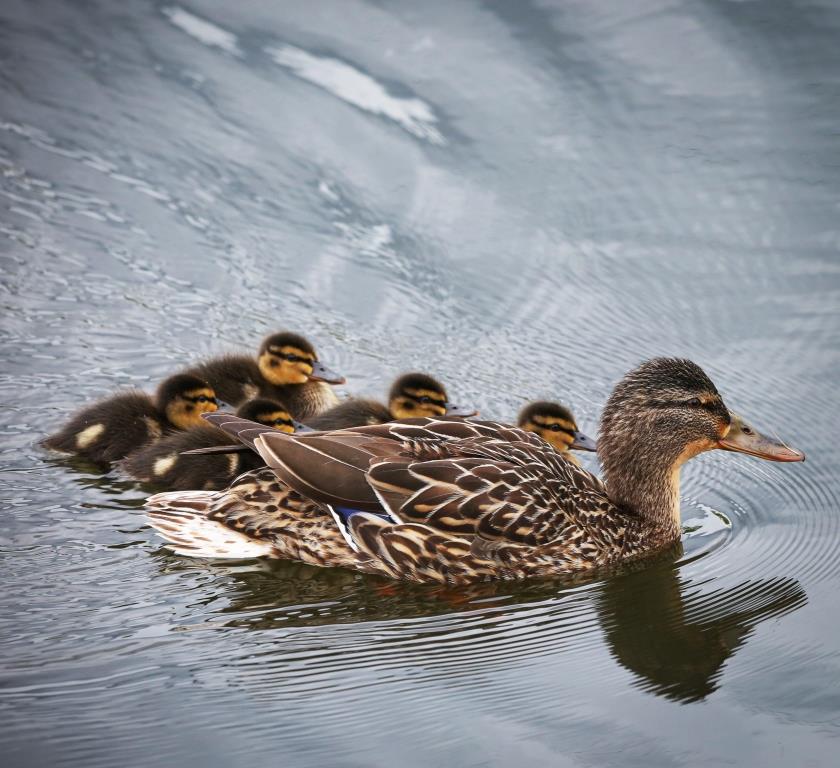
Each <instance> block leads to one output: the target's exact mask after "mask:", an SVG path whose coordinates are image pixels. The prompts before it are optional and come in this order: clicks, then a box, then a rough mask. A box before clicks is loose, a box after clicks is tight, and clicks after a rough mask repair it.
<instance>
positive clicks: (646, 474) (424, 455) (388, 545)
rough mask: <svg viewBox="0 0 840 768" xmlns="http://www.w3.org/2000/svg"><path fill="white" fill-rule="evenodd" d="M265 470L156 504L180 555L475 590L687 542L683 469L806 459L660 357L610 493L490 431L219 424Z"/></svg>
mask: <svg viewBox="0 0 840 768" xmlns="http://www.w3.org/2000/svg"><path fill="white" fill-rule="evenodd" d="M207 420H208V421H210V422H211V423H214V424H217V425H218V426H220V427H221V428H222V429H224V430H225V431H226V432H228V433H229V434H231V435H233V436H234V437H236V438H237V439H238V440H240V441H241V442H243V443H244V444H246V445H248V446H249V447H251V448H252V449H255V450H256V451H258V452H259V454H260V455H261V456H262V457H263V459H265V462H266V464H267V465H268V466H267V467H265V468H263V469H259V470H254V471H252V472H248V473H245V474H244V475H241V476H240V477H238V478H237V479H236V480H235V481H234V482H233V484H232V485H231V486H230V487H229V488H228V489H227V490H224V491H218V492H215V493H212V492H205V491H193V492H191V493H184V492H183V491H182V492H175V493H163V494H158V495H157V496H153V497H152V498H150V499H148V500H147V506H148V507H149V512H148V517H149V521H150V522H151V524H152V525H153V526H154V527H155V528H157V530H158V531H159V532H160V533H161V535H162V536H163V537H164V538H165V539H167V540H168V541H169V542H170V544H169V546H170V548H171V549H173V550H174V551H175V552H178V553H180V554H185V555H190V556H193V557H230V558H243V557H246V558H247V557H268V558H279V559H290V560H299V561H301V562H306V563H310V564H312V565H318V566H322V567H350V568H355V569H356V570H359V571H362V572H365V573H374V574H379V575H384V576H389V577H391V578H395V579H406V580H409V581H417V582H437V583H447V584H466V583H469V582H474V581H490V580H496V579H505V580H507V579H524V578H529V577H530V578H532V577H546V576H552V575H555V574H567V573H573V572H582V571H592V570H594V569H596V568H603V567H609V566H613V565H616V564H618V563H622V562H625V561H629V560H634V559H638V558H641V557H645V556H649V555H651V554H653V553H655V552H659V551H661V550H663V549H666V548H669V547H672V546H676V545H677V544H678V543H679V540H680V533H681V527H680V493H679V484H680V469H681V467H682V465H683V464H684V463H685V462H686V461H688V460H689V459H691V458H693V457H694V456H697V455H698V454H700V453H702V452H704V451H709V450H713V449H723V450H727V451H737V452H741V453H747V454H750V455H752V456H756V457H759V458H763V459H768V460H771V461H803V460H804V458H805V456H804V454H802V453H801V452H799V451H796V450H794V449H792V448H790V447H788V446H787V445H785V444H784V443H782V442H780V441H778V440H773V439H772V438H769V437H765V436H763V435H761V434H760V433H759V432H758V431H757V430H755V429H754V428H752V427H751V426H749V425H748V424H746V422H744V420H743V419H741V418H740V417H738V416H736V415H734V414H732V413H731V412H730V411H729V409H728V408H727V407H726V405H724V402H723V398H722V397H721V395H720V393H719V392H718V390H717V388H716V387H715V385H714V384H713V383H712V381H711V379H709V377H708V376H707V375H706V374H705V373H704V372H703V370H702V369H701V368H700V367H699V366H698V365H696V364H695V363H693V362H691V361H690V360H680V359H672V358H656V359H654V360H649V361H647V362H645V363H643V364H641V365H640V366H639V367H638V368H636V369H635V370H633V371H631V372H630V373H628V374H627V375H626V376H625V377H624V378H623V379H622V380H621V381H620V382H619V383H618V384H617V385H616V387H615V388H614V389H613V392H612V394H611V395H610V397H609V399H608V401H607V404H606V407H605V408H604V412H603V416H602V419H601V431H600V435H599V439H598V455H599V457H600V459H601V464H602V466H603V468H604V482H603V483H602V482H601V481H600V480H599V479H598V478H596V477H595V476H594V475H592V474H590V473H589V472H587V471H586V470H584V469H582V468H580V467H576V466H574V465H573V464H571V463H570V462H568V461H564V460H563V459H562V458H561V457H560V456H558V454H557V452H556V451H554V450H553V449H552V448H551V447H550V446H548V445H546V443H545V441H544V440H542V439H540V438H538V437H537V436H536V435H533V434H531V433H529V432H525V431H523V430H521V429H518V428H517V427H511V426H507V425H504V424H497V423H494V422H489V421H465V420H461V419H447V418H440V419H414V420H411V421H408V422H393V423H390V424H377V425H373V426H367V427H357V428H355V429H345V430H341V431H338V432H315V433H312V434H309V435H307V434H304V435H293V436H292V435H279V434H277V433H276V432H273V431H272V430H267V429H265V428H264V427H259V426H258V425H255V424H253V423H252V422H247V421H243V420H241V419H237V418H236V417H232V416H226V415H223V414H210V415H208V416H207Z"/></svg>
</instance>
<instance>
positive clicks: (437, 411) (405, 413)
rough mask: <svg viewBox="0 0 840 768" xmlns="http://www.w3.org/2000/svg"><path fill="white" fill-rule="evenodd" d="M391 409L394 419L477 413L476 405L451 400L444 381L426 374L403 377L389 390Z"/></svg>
mask: <svg viewBox="0 0 840 768" xmlns="http://www.w3.org/2000/svg"><path fill="white" fill-rule="evenodd" d="M388 410H389V411H390V412H391V415H392V416H393V417H394V418H395V419H417V418H424V417H425V418H436V417H438V416H475V414H476V413H478V412H477V411H476V410H475V409H474V408H466V407H463V406H459V405H454V404H453V403H450V402H449V400H448V398H447V396H446V389H445V388H444V386H443V384H441V383H440V382H439V381H438V380H437V379H435V378H432V377H431V376H428V375H427V374H425V373H406V374H403V375H402V376H400V377H399V378H398V379H397V380H396V381H395V382H394V383H393V385H392V386H391V391H390V392H389V393H388Z"/></svg>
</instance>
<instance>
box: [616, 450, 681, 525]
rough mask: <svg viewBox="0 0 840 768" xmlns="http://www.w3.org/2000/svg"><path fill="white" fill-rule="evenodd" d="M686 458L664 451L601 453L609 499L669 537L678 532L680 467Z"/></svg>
mask: <svg viewBox="0 0 840 768" xmlns="http://www.w3.org/2000/svg"><path fill="white" fill-rule="evenodd" d="M686 458H687V457H685V456H683V455H682V454H677V455H671V454H669V453H667V451H665V452H663V451H660V452H657V451H654V450H649V451H641V452H638V451H634V452H632V453H630V452H628V453H627V454H626V455H622V454H618V455H616V454H607V455H602V456H601V462H602V464H603V468H604V482H605V485H606V488H607V493H608V494H609V497H610V499H611V500H612V501H613V502H614V503H615V504H617V505H618V506H620V507H621V508H623V509H625V510H627V511H628V512H631V513H633V514H636V515H638V516H639V517H641V518H642V519H643V520H644V521H645V522H647V523H648V524H649V525H651V526H652V527H653V528H655V529H656V530H657V531H660V532H661V533H662V534H663V535H664V536H666V537H668V538H673V539H677V538H679V535H680V467H681V466H682V464H683V463H684V461H685V459H686Z"/></svg>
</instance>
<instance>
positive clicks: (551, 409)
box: [516, 400, 595, 453]
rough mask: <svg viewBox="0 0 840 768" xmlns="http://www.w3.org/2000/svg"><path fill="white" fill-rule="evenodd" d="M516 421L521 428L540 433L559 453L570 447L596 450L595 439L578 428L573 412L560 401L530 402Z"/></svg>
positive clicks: (581, 449)
mask: <svg viewBox="0 0 840 768" xmlns="http://www.w3.org/2000/svg"><path fill="white" fill-rule="evenodd" d="M516 423H517V425H518V426H519V427H520V429H524V430H525V431H526V432H535V433H536V434H538V435H539V436H540V437H541V438H542V439H543V440H545V441H546V442H547V443H548V444H549V445H551V446H552V447H553V448H554V450H556V451H557V452H558V453H563V452H564V451H568V450H569V449H570V448H572V449H575V450H580V451H594V450H595V441H594V440H593V439H592V438H591V437H587V436H586V435H584V434H583V432H581V431H580V430H579V429H578V428H577V424H576V423H575V417H574V416H572V412H571V411H570V410H569V409H568V408H566V407H565V406H563V405H560V404H559V403H549V402H546V401H544V400H539V401H537V402H534V403H529V404H528V405H526V406H525V407H524V408H523V409H522V410H521V411H520V412H519V417H518V419H517V422H516Z"/></svg>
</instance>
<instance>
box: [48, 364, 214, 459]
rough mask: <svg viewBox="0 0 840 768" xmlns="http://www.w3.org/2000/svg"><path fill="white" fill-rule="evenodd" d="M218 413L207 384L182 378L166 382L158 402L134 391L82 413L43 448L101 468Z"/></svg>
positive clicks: (178, 376)
mask: <svg viewBox="0 0 840 768" xmlns="http://www.w3.org/2000/svg"><path fill="white" fill-rule="evenodd" d="M218 407H219V402H218V400H217V399H216V394H215V392H214V391H213V389H212V387H210V386H208V384H207V382H206V381H204V379H202V378H200V377H198V376H194V375H192V374H184V373H182V374H178V375H175V376H170V377H169V378H168V379H165V380H164V381H163V382H161V384H160V386H159V387H158V388H157V392H156V394H155V396H154V398H152V397H151V396H149V395H148V394H146V393H145V392H141V391H139V390H132V391H128V392H120V393H118V394H116V395H112V396H111V397H108V398H106V399H105V400H101V401H100V402H98V403H94V404H93V405H90V406H88V407H87V408H83V409H82V410H81V411H79V412H78V413H76V414H75V415H74V416H73V417H72V418H71V419H70V421H68V422H67V424H65V425H64V426H63V427H62V428H61V429H60V430H59V431H58V432H56V433H55V434H54V435H50V436H49V437H47V438H46V439H44V440H43V441H42V442H41V445H42V446H44V447H45V448H49V449H51V450H54V451H61V452H63V453H74V454H77V455H79V456H84V457H85V458H87V459H90V460H91V461H95V462H99V463H104V462H112V461H119V460H120V459H122V458H124V457H125V456H127V455H128V454H129V453H130V452H131V451H134V450H136V449H137V448H139V447H140V446H142V445H145V444H146V443H148V442H150V441H153V440H157V439H158V438H160V437H161V436H163V435H164V434H166V433H168V432H173V431H175V430H181V429H190V428H191V427H196V426H202V425H204V421H202V419H201V415H202V414H203V413H212V412H213V411H215V410H217V408H218Z"/></svg>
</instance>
